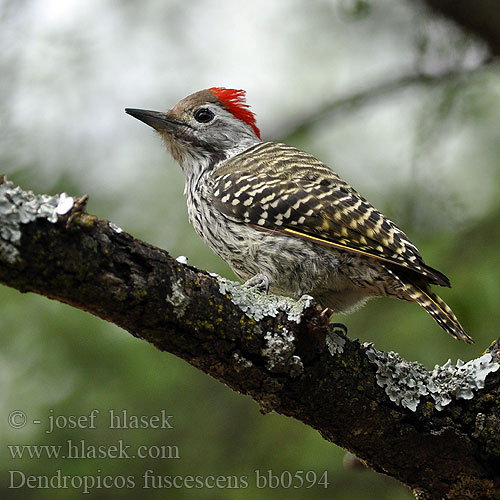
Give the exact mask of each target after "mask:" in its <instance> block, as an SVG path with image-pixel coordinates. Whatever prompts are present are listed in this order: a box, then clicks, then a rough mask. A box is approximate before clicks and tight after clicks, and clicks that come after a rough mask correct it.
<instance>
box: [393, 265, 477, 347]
mask: <svg viewBox="0 0 500 500" xmlns="http://www.w3.org/2000/svg"><path fill="white" fill-rule="evenodd" d="M386 270H387V271H388V272H389V273H390V274H392V276H393V277H394V278H395V279H396V280H397V281H398V282H399V283H400V285H401V288H400V290H399V293H398V294H397V295H398V297H399V298H404V299H406V300H410V301H413V302H416V303H417V304H418V305H420V306H422V307H423V308H424V309H425V310H426V311H427V312H428V313H429V314H430V315H431V317H432V319H433V320H434V321H435V322H436V323H437V324H438V325H439V326H440V327H441V328H442V329H443V330H444V331H445V332H448V333H449V334H450V335H451V336H452V337H454V338H456V339H457V340H463V341H464V342H467V343H468V344H473V343H474V339H473V338H472V337H470V336H469V335H468V334H467V332H466V331H465V330H464V329H463V327H462V325H461V324H460V323H459V321H458V319H457V317H456V316H455V314H453V311H452V310H451V308H450V307H449V306H448V304H447V303H446V302H445V301H444V300H443V299H442V298H441V297H439V296H438V295H436V294H435V293H434V292H433V291H432V290H431V289H430V287H429V285H427V284H424V285H415V284H414V283H409V282H405V281H403V280H402V279H401V278H399V277H398V276H397V275H396V273H394V271H391V270H390V269H387V268H386Z"/></svg>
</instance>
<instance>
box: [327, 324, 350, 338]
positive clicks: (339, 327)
mask: <svg viewBox="0 0 500 500" xmlns="http://www.w3.org/2000/svg"><path fill="white" fill-rule="evenodd" d="M330 326H331V328H332V330H333V331H334V332H335V333H338V332H342V335H345V336H346V335H347V326H345V325H344V324H343V323H331V324H330Z"/></svg>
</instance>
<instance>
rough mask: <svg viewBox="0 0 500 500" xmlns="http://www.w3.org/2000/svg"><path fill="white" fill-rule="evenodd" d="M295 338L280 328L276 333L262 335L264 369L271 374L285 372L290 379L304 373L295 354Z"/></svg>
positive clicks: (300, 362) (300, 361)
mask: <svg viewBox="0 0 500 500" xmlns="http://www.w3.org/2000/svg"><path fill="white" fill-rule="evenodd" d="M294 340H295V336H294V335H293V333H290V332H288V330H287V329H286V328H282V329H281V330H280V331H278V332H267V333H266V334H265V335H264V341H265V342H266V345H265V347H263V348H262V350H261V354H262V356H263V357H264V358H265V359H266V361H265V367H266V368H267V369H268V370H269V371H271V372H286V373H288V374H289V375H290V376H292V377H296V376H298V375H301V374H302V373H303V372H304V365H303V364H302V360H301V359H300V357H299V356H296V355H295V354H294V353H295V344H294Z"/></svg>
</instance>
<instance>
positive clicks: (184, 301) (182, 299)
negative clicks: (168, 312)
mask: <svg viewBox="0 0 500 500" xmlns="http://www.w3.org/2000/svg"><path fill="white" fill-rule="evenodd" d="M165 300H166V301H167V302H168V303H169V304H172V305H173V306H174V311H175V314H176V315H177V317H178V318H182V316H184V313H185V312H186V307H187V306H188V304H189V302H190V301H191V299H190V298H189V297H188V296H187V295H186V293H185V292H184V288H183V286H182V283H181V282H180V281H179V280H177V281H176V282H174V283H173V285H172V293H170V294H168V295H167V296H166V297H165Z"/></svg>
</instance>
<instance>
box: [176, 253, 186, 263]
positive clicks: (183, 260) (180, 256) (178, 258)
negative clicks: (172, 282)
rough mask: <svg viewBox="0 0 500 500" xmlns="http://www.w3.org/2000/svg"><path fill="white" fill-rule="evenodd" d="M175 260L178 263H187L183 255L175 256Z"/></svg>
mask: <svg viewBox="0 0 500 500" xmlns="http://www.w3.org/2000/svg"><path fill="white" fill-rule="evenodd" d="M175 260H176V261H177V262H178V263H179V264H187V263H188V258H187V257H186V256H185V255H179V257H177V258H176V259H175Z"/></svg>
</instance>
